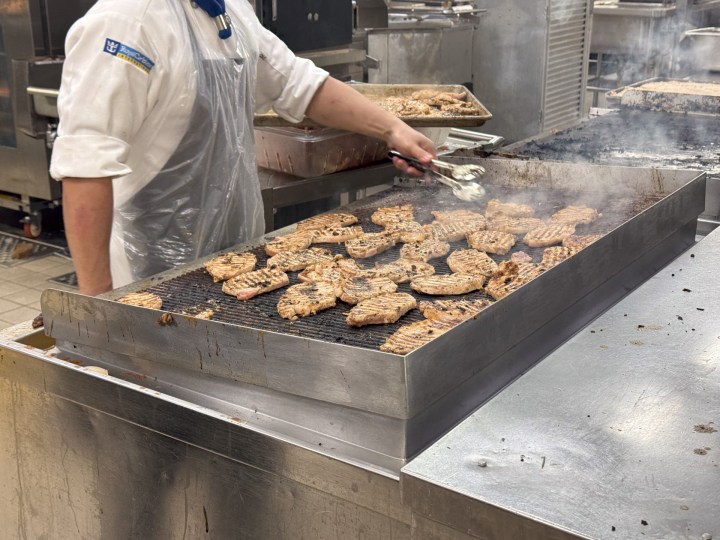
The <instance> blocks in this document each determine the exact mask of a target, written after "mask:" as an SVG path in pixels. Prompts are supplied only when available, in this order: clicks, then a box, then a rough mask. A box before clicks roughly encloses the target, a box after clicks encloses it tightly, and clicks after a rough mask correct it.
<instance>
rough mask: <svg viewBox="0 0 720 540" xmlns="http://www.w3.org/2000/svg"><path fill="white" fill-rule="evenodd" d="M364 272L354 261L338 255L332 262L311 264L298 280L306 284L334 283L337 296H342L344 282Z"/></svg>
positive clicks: (299, 275)
mask: <svg viewBox="0 0 720 540" xmlns="http://www.w3.org/2000/svg"><path fill="white" fill-rule="evenodd" d="M361 272H364V270H363V269H362V268H360V267H359V266H358V264H357V263H356V262H355V261H354V260H352V259H345V258H343V256H342V255H336V256H335V258H334V259H333V260H331V261H325V262H320V263H315V264H311V265H310V266H308V267H307V268H305V270H303V271H302V272H300V273H299V274H298V279H299V280H300V281H302V282H305V283H315V282H318V281H326V282H329V283H332V284H333V285H334V286H335V288H336V290H337V294H338V295H340V291H341V290H342V282H343V281H344V280H345V279H347V278H349V277H353V276H357V275H359V274H360V273H361Z"/></svg>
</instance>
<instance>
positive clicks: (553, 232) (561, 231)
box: [523, 224, 575, 247]
mask: <svg viewBox="0 0 720 540" xmlns="http://www.w3.org/2000/svg"><path fill="white" fill-rule="evenodd" d="M574 232H575V225H565V224H555V225H547V226H543V227H538V228H537V229H533V230H532V231H530V232H529V233H527V234H526V235H525V237H524V238H523V242H525V244H527V245H528V246H530V247H546V246H552V245H553V244H559V243H560V242H562V241H563V240H564V239H565V238H567V237H568V236H570V235H571V234H573V233H574Z"/></svg>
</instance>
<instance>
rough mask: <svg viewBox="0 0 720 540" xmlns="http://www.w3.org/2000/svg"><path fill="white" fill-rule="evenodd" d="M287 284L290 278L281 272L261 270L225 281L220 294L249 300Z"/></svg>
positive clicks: (274, 269)
mask: <svg viewBox="0 0 720 540" xmlns="http://www.w3.org/2000/svg"><path fill="white" fill-rule="evenodd" d="M289 284H290V278H288V275H287V274H286V273H285V272H283V271H282V270H278V269H276V268H263V269H261V270H255V271H253V272H248V273H247V274H240V275H239V276H237V277H234V278H232V279H229V280H227V281H226V282H224V283H223V286H222V292H224V293H225V294H228V295H230V296H234V297H236V298H237V299H238V300H249V299H250V298H253V297H255V296H257V295H259V294H263V293H266V292H270V291H274V290H275V289H279V288H280V287H285V286H286V285H289Z"/></svg>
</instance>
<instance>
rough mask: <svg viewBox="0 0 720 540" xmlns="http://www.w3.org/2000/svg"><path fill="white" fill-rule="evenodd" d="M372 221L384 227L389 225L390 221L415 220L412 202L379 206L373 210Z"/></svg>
mask: <svg viewBox="0 0 720 540" xmlns="http://www.w3.org/2000/svg"><path fill="white" fill-rule="evenodd" d="M370 221H372V222H373V223H375V224H376V225H380V226H382V227H387V226H388V224H390V223H398V222H401V221H415V216H414V215H413V206H412V204H403V205H400V206H386V207H383V208H378V209H377V210H375V212H373V214H372V216H370Z"/></svg>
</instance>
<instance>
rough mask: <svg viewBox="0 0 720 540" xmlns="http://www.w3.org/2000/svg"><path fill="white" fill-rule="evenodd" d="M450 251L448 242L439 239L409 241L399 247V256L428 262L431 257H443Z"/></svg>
mask: <svg viewBox="0 0 720 540" xmlns="http://www.w3.org/2000/svg"><path fill="white" fill-rule="evenodd" d="M449 251H450V244H448V243H447V242H440V241H439V240H425V241H424V242H410V243H409V244H405V245H404V246H403V247H402V248H401V249H400V258H401V259H408V260H410V261H421V262H428V261H429V260H431V259H437V258H438V257H444V256H445V255H447V254H448V252H449Z"/></svg>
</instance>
